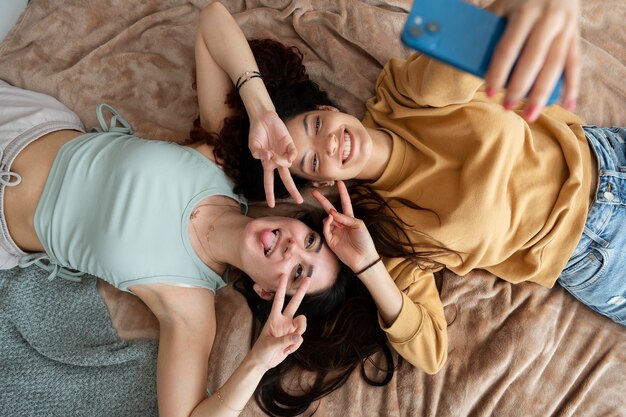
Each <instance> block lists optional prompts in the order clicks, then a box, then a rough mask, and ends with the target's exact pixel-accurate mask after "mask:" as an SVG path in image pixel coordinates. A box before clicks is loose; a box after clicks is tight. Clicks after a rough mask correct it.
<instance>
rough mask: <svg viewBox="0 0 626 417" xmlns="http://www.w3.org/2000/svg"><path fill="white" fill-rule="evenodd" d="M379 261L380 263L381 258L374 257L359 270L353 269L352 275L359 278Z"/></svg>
mask: <svg viewBox="0 0 626 417" xmlns="http://www.w3.org/2000/svg"><path fill="white" fill-rule="evenodd" d="M381 261H382V258H381V257H380V256H376V258H373V259H372V260H370V261H369V262H367V263H364V264H363V265H361V266H360V267H359V268H357V269H354V270H353V271H352V272H354V275H356V276H360V275H362V274H364V273H365V272H367V271H368V270H370V269H372V268H373V267H374V266H375V265H376V264H377V263H379V262H381Z"/></svg>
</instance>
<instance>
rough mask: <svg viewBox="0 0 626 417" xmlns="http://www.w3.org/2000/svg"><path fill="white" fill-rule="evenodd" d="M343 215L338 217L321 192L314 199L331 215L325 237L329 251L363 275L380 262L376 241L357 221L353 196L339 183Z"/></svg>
mask: <svg viewBox="0 0 626 417" xmlns="http://www.w3.org/2000/svg"><path fill="white" fill-rule="evenodd" d="M337 188H338V189H339V197H340V199H341V207H342V210H343V213H339V212H338V211H337V210H336V209H335V207H334V206H333V205H332V203H331V202H330V201H328V199H327V198H326V197H324V196H323V195H322V194H320V192H319V191H317V190H316V191H313V197H315V199H316V200H317V201H318V202H319V203H320V204H321V206H322V207H323V208H324V210H326V213H328V217H327V218H326V219H325V220H324V237H325V239H326V242H327V243H328V246H329V247H330V249H331V250H332V251H333V252H334V253H335V255H337V257H338V258H339V259H340V260H341V262H343V263H344V264H346V265H347V266H349V267H350V268H351V269H352V270H353V271H360V270H362V269H363V268H365V267H366V266H367V265H370V264H371V263H372V262H374V261H375V260H376V259H378V253H377V251H376V247H375V246H374V241H373V240H372V236H371V235H370V233H369V231H368V230H367V227H366V226H365V223H363V221H362V220H360V219H356V218H355V217H354V212H353V210H352V202H351V201H350V194H349V193H348V189H347V188H346V185H345V184H344V182H343V181H337Z"/></svg>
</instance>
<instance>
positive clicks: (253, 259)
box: [242, 217, 339, 295]
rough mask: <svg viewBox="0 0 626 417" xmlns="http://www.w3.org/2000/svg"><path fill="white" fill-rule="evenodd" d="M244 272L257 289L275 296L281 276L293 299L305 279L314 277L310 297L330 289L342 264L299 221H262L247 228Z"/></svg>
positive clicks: (262, 219)
mask: <svg viewBox="0 0 626 417" xmlns="http://www.w3.org/2000/svg"><path fill="white" fill-rule="evenodd" d="M244 245H245V252H244V253H245V254H246V256H245V257H244V259H243V263H244V265H243V268H242V269H243V270H244V271H245V272H246V273H247V274H248V275H249V276H250V278H252V280H253V281H254V282H255V283H256V287H257V288H262V289H263V290H265V291H267V292H274V291H276V289H277V288H278V282H279V280H280V276H281V275H282V274H286V275H287V276H288V277H289V280H288V284H287V294H289V295H292V294H293V293H295V291H296V289H297V288H298V286H299V285H300V281H301V279H302V278H304V277H305V276H309V277H311V282H310V285H309V288H308V289H307V294H312V293H318V292H321V291H324V290H326V289H328V288H330V287H331V286H332V285H333V283H334V282H335V280H336V278H337V274H338V273H339V260H338V259H337V257H336V256H335V255H334V254H333V252H332V251H331V250H330V248H329V247H328V245H326V243H324V239H323V237H322V236H321V235H320V234H318V233H317V232H315V231H313V230H312V229H311V228H309V227H308V226H307V225H305V224H304V223H302V222H301V221H299V220H296V219H291V218H287V217H262V218H258V219H254V220H252V221H251V222H250V223H248V225H247V226H246V230H245V237H244Z"/></svg>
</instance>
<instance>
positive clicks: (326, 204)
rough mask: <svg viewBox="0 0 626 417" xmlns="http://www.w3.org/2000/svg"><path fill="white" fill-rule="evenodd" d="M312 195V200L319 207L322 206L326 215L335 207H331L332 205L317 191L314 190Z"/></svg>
mask: <svg viewBox="0 0 626 417" xmlns="http://www.w3.org/2000/svg"><path fill="white" fill-rule="evenodd" d="M312 195H313V198H315V199H316V200H317V202H318V203H320V206H322V208H323V209H324V211H326V213H330V211H331V210H333V209H334V208H335V206H333V204H332V203H331V202H330V201H329V200H328V199H327V198H326V197H324V196H323V195H322V193H320V192H319V191H318V190H314V191H313V193H312Z"/></svg>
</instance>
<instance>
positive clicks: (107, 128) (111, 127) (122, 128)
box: [92, 103, 135, 135]
mask: <svg viewBox="0 0 626 417" xmlns="http://www.w3.org/2000/svg"><path fill="white" fill-rule="evenodd" d="M104 110H108V111H109V112H110V113H111V114H112V115H113V117H111V121H110V122H109V124H108V125H107V123H106V120H105V119H104V114H103V112H104ZM96 116H98V122H100V128H97V127H95V128H93V129H92V131H95V132H116V133H125V134H127V135H132V134H133V133H135V131H134V129H133V127H132V126H131V125H130V123H128V121H127V120H126V119H124V117H123V116H122V115H121V114H120V113H119V112H118V111H117V110H115V108H113V107H112V106H110V105H108V104H105V103H102V104H99V105H98V107H97V108H96ZM118 123H119V126H118Z"/></svg>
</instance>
